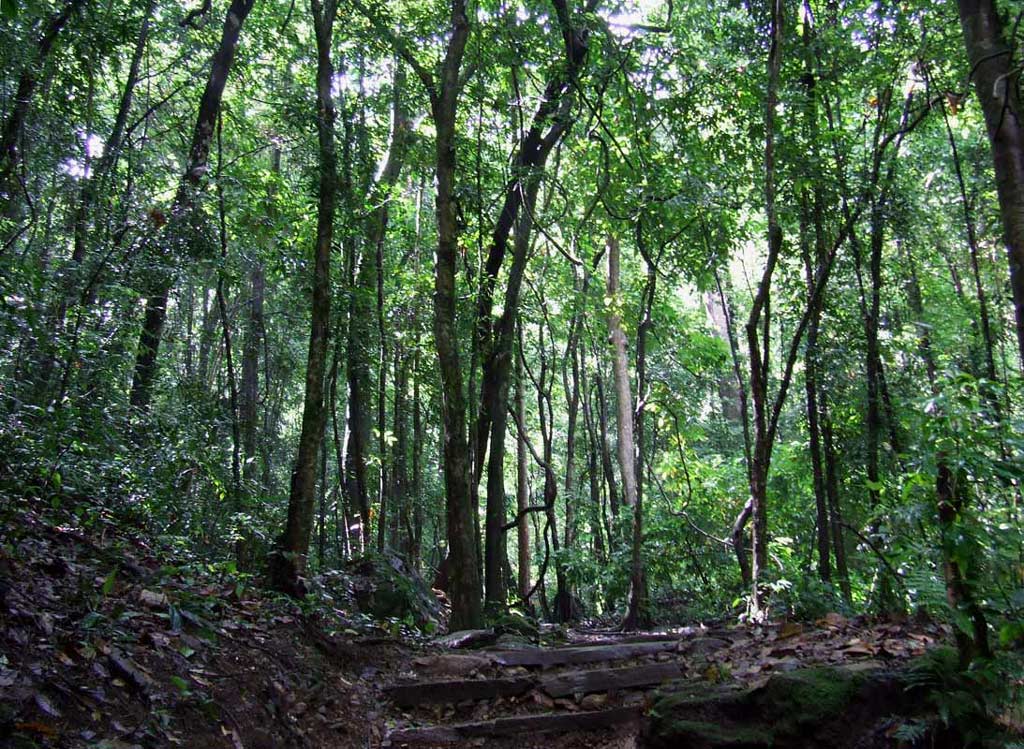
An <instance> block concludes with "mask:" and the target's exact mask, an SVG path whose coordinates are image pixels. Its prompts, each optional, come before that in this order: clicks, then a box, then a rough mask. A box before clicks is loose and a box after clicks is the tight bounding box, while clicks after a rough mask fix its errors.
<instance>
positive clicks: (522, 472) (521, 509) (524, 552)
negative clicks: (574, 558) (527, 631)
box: [515, 324, 530, 601]
mask: <svg viewBox="0 0 1024 749" xmlns="http://www.w3.org/2000/svg"><path fill="white" fill-rule="evenodd" d="M519 328H520V330H519V334H518V335H517V340H518V341H520V345H517V346H516V352H515V357H516V422H517V423H519V424H520V425H522V426H523V428H525V426H526V399H525V398H524V397H523V389H524V388H525V386H526V383H525V378H524V376H523V350H522V345H521V341H522V328H521V324H520V326H519ZM528 460H529V459H528V458H527V456H526V438H525V436H524V435H523V434H522V433H521V432H519V431H517V432H516V512H517V513H518V517H519V522H518V523H517V524H516V531H517V542H518V544H517V548H518V566H517V569H518V573H519V579H518V583H519V597H520V598H521V599H522V600H523V601H526V600H527V597H528V596H529V594H530V525H529V522H530V519H529V517H527V515H526V514H525V510H526V508H527V507H528V506H529V504H530V467H529V462H528Z"/></svg>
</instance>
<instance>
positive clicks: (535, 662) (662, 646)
mask: <svg viewBox="0 0 1024 749" xmlns="http://www.w3.org/2000/svg"><path fill="white" fill-rule="evenodd" d="M677 646H678V641H677V640H666V641H655V642H637V643H624V644H617V645H590V646H583V647H572V648H552V649H549V650H547V649H545V650H542V649H540V648H537V649H535V650H491V651H484V654H486V655H487V656H488V657H489V658H490V659H491V660H492V661H493V662H494V663H497V664H498V665H500V666H528V667H529V666H533V667H541V668H548V667H551V666H571V665H577V664H580V663H604V662H607V661H624V660H628V659H630V658H640V657H643V656H645V655H656V654H658V653H666V652H671V651H674V650H675V649H676V647H677Z"/></svg>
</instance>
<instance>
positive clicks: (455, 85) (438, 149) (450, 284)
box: [421, 0, 483, 629]
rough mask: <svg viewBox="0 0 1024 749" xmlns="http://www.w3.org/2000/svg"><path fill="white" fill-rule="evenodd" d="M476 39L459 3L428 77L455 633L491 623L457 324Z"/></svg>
mask: <svg viewBox="0 0 1024 749" xmlns="http://www.w3.org/2000/svg"><path fill="white" fill-rule="evenodd" d="M468 39H469V21H468V19H467V18H466V5H465V0H452V4H451V37H450V39H449V42H448V49H447V52H446V53H445V58H444V62H443V64H442V66H441V73H440V78H439V80H437V81H434V80H433V78H432V76H430V74H429V73H425V71H424V75H421V78H423V77H425V78H426V81H425V83H427V84H428V85H427V88H428V91H429V92H430V98H431V116H432V119H433V121H434V128H435V133H436V135H435V141H434V147H435V157H436V170H435V176H436V181H437V188H436V189H437V195H436V199H435V211H436V214H437V255H436V262H435V266H434V346H435V349H436V351H437V360H438V368H439V370H440V376H441V418H442V423H443V426H444V468H445V470H444V475H445V497H446V516H447V526H448V549H449V562H450V564H449V589H448V594H449V598H450V600H451V602H452V615H451V622H450V626H451V628H452V629H475V628H477V627H479V626H480V624H481V623H482V621H483V610H482V607H481V602H480V592H481V591H480V568H479V565H478V560H477V547H476V531H475V528H476V518H475V517H474V516H473V502H472V495H471V493H470V486H469V485H470V481H471V479H472V476H471V475H470V473H471V472H470V468H471V462H470V454H469V440H468V436H467V431H466V392H465V386H464V385H463V380H462V367H461V364H460V355H459V343H458V330H457V328H456V323H455V311H456V299H455V271H456V266H457V261H458V237H459V225H458V220H457V218H456V206H455V169H456V161H455V153H456V151H455V126H456V112H457V106H458V100H459V89H460V86H459V72H460V70H461V68H462V59H463V56H464V53H465V49H466V42H467V40H468Z"/></svg>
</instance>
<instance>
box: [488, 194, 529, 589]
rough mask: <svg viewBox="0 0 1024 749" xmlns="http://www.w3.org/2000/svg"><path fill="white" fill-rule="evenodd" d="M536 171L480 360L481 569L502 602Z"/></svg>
mask: <svg viewBox="0 0 1024 749" xmlns="http://www.w3.org/2000/svg"><path fill="white" fill-rule="evenodd" d="M539 184H540V175H539V174H536V175H534V177H533V179H530V180H527V182H526V184H525V186H524V189H525V191H526V194H525V195H524V196H523V206H524V208H523V210H522V211H521V212H520V214H519V218H518V220H517V222H516V235H515V242H514V248H513V260H512V265H511V267H510V269H509V279H508V284H507V286H506V289H505V297H504V302H505V305H504V311H503V312H502V315H501V318H500V319H499V320H498V324H497V329H496V330H495V331H494V342H493V345H492V347H491V348H490V350H489V351H488V355H487V357H486V359H485V360H484V367H483V383H482V388H481V392H482V395H483V397H484V401H483V402H482V406H483V408H481V411H480V414H481V419H482V420H483V418H484V417H486V423H488V424H489V425H490V440H489V444H490V450H489V454H488V462H487V504H486V525H485V533H484V572H485V591H486V598H487V602H488V603H491V604H503V603H504V602H505V598H506V592H505V584H504V576H503V574H502V568H503V566H504V564H503V562H504V560H505V558H506V555H505V542H504V541H505V532H504V530H503V528H504V525H505V432H506V428H507V425H508V386H509V379H510V377H509V375H510V372H511V368H512V357H513V355H514V351H515V347H514V342H515V321H516V316H517V310H518V308H519V297H520V290H521V288H522V282H523V274H524V272H525V270H526V261H527V256H528V254H529V249H530V236H531V233H532V229H533V214H534V210H535V208H536V204H537V191H538V188H539Z"/></svg>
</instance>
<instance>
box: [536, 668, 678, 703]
mask: <svg viewBox="0 0 1024 749" xmlns="http://www.w3.org/2000/svg"><path fill="white" fill-rule="evenodd" d="M682 676H683V670H682V669H681V668H680V667H679V664H678V663H646V664H644V665H642V666H627V667H625V668H605V669H595V670H592V671H570V672H568V673H562V674H555V675H554V676H546V677H543V678H542V679H541V680H540V687H541V689H543V690H544V691H545V692H547V693H548V694H549V695H550V696H552V697H565V696H567V695H571V694H591V693H593V692H607V691H610V690H613V689H636V688H637V687H649V686H655V685H657V684H661V683H662V682H663V681H668V680H670V679H679V678H682Z"/></svg>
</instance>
